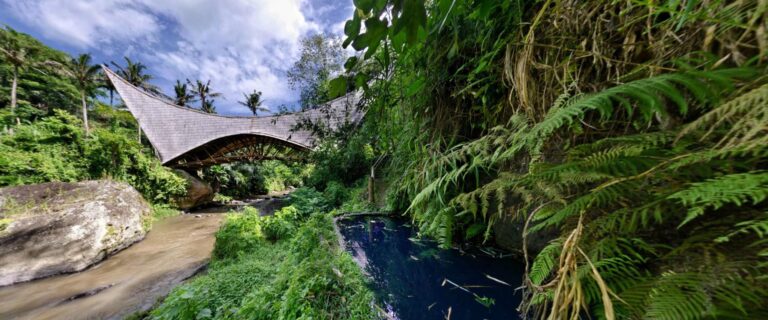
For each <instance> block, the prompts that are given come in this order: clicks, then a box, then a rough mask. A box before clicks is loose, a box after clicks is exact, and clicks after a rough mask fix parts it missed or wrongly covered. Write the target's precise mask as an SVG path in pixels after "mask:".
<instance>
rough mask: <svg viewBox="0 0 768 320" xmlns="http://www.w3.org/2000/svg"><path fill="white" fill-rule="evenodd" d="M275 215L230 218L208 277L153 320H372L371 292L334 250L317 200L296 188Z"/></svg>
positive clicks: (169, 301) (178, 294)
mask: <svg viewBox="0 0 768 320" xmlns="http://www.w3.org/2000/svg"><path fill="white" fill-rule="evenodd" d="M291 202H292V205H290V206H287V207H284V208H282V209H281V210H279V211H278V212H276V213H275V215H274V216H264V217H262V216H259V212H258V211H257V210H256V209H253V208H250V207H248V208H246V209H245V210H244V211H243V212H242V213H231V214H229V215H228V216H227V219H226V221H225V223H224V225H223V226H222V228H221V229H220V230H219V232H218V233H217V234H216V245H215V248H214V251H213V261H212V262H211V265H210V267H209V269H208V272H207V273H206V274H205V275H203V276H200V277H197V278H195V279H194V280H192V281H190V282H189V283H187V284H185V285H183V286H180V287H177V288H176V289H174V290H173V292H171V294H170V295H169V296H168V297H167V298H166V299H165V301H164V302H163V303H162V304H161V305H160V306H158V308H156V309H155V310H154V311H152V313H151V315H150V316H149V318H151V319H208V318H211V319H372V318H375V317H376V316H375V315H376V313H375V311H374V307H373V301H374V300H373V294H372V293H371V291H370V290H369V289H368V288H367V287H366V284H365V278H364V276H363V274H362V272H361V271H360V269H359V268H358V266H357V265H356V264H355V263H354V261H353V260H352V258H351V256H350V255H349V254H347V253H346V252H344V251H343V250H340V249H339V248H338V242H337V239H336V234H335V233H334V231H333V224H332V223H333V222H332V220H331V218H330V215H328V214H324V213H322V212H323V211H318V209H325V208H327V206H328V205H327V203H326V202H325V201H323V199H322V194H321V193H320V192H317V191H315V190H314V189H305V188H300V189H299V190H297V191H296V192H295V193H294V194H293V195H292V200H291Z"/></svg>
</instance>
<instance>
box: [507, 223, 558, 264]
mask: <svg viewBox="0 0 768 320" xmlns="http://www.w3.org/2000/svg"><path fill="white" fill-rule="evenodd" d="M524 228H525V220H523V219H512V218H511V217H509V216H507V217H505V218H503V219H501V220H499V221H498V222H496V223H495V224H494V225H493V234H494V240H495V241H496V244H497V245H498V246H499V247H501V248H503V249H505V250H508V251H510V252H512V253H513V254H514V255H515V256H518V257H520V258H522V257H523V256H524V255H523V229H524ZM556 237H557V230H541V231H539V232H537V233H535V234H533V235H530V236H529V237H528V239H527V245H528V255H529V258H533V257H534V256H535V255H536V254H537V253H539V252H540V251H541V249H544V247H545V246H547V244H548V243H549V241H550V240H552V239H554V238H556Z"/></svg>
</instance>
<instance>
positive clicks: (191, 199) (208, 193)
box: [174, 170, 214, 209]
mask: <svg viewBox="0 0 768 320" xmlns="http://www.w3.org/2000/svg"><path fill="white" fill-rule="evenodd" d="M174 172H175V173H176V174H177V175H178V176H180V177H182V178H184V179H185V180H187V195H186V196H184V197H181V198H177V199H175V200H174V202H175V203H176V205H177V206H178V207H179V208H180V209H191V208H194V207H198V206H201V205H204V204H206V203H210V202H211V201H212V200H213V196H214V192H213V188H212V187H211V185H209V184H208V183H206V182H204V181H202V180H200V178H198V177H195V176H193V175H191V174H190V173H189V172H186V171H184V170H174Z"/></svg>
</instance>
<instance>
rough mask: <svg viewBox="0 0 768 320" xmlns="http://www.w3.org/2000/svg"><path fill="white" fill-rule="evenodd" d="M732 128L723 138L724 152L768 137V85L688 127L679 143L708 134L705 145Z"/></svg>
mask: <svg viewBox="0 0 768 320" xmlns="http://www.w3.org/2000/svg"><path fill="white" fill-rule="evenodd" d="M726 124H728V127H730V129H729V130H728V132H727V133H726V134H725V135H723V136H722V137H721V138H720V142H719V143H718V145H719V146H720V147H721V148H728V147H736V146H740V145H744V144H746V143H749V142H751V140H753V139H757V138H761V137H765V136H766V135H768V84H765V85H763V86H761V87H758V88H756V89H754V90H752V91H749V92H747V93H745V94H742V95H740V96H738V97H736V98H735V99H732V100H730V101H728V102H727V103H725V104H723V105H722V106H720V107H717V108H715V109H714V110H712V111H710V112H708V113H707V114H705V115H704V116H702V117H700V118H699V119H697V120H696V121H694V122H692V123H690V124H689V125H687V126H686V127H685V128H683V130H681V131H680V133H679V134H678V140H679V139H680V138H681V137H683V136H686V135H690V134H691V133H693V132H695V131H701V130H706V133H704V134H703V135H701V137H700V138H699V139H700V140H701V141H704V140H706V139H708V138H709V137H710V136H712V135H713V134H714V133H715V132H716V130H717V129H719V128H722V127H724V126H725V125H726Z"/></svg>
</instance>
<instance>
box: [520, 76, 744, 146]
mask: <svg viewBox="0 0 768 320" xmlns="http://www.w3.org/2000/svg"><path fill="white" fill-rule="evenodd" d="M752 74H754V72H753V71H752V70H749V69H723V70H716V71H710V72H685V73H675V74H664V75H660V76H656V77H652V78H647V79H642V80H636V81H632V82H629V83H626V84H622V85H618V86H615V87H612V88H609V89H606V90H603V91H601V92H598V93H594V94H589V95H584V96H581V97H579V98H577V100H576V101H574V102H572V103H569V104H567V106H565V107H563V108H559V109H555V110H552V112H550V113H549V114H548V115H547V116H546V117H545V118H544V120H543V121H541V122H539V123H537V124H536V125H535V126H534V127H533V128H532V129H531V133H530V135H529V145H533V144H534V142H535V141H541V140H546V138H547V137H549V136H550V135H551V134H552V133H553V132H555V131H556V130H558V129H560V128H561V127H562V126H563V125H565V124H571V123H573V122H574V120H575V119H577V118H581V117H583V115H584V114H585V113H586V112H588V111H597V112H598V113H599V114H600V116H601V118H602V119H607V118H608V117H609V116H610V115H612V114H613V111H614V104H615V103H619V104H621V105H623V106H624V107H625V108H630V105H629V104H628V102H627V101H628V100H627V99H630V100H632V101H635V102H637V103H636V104H634V106H635V107H636V108H638V109H639V111H640V114H642V115H643V119H642V120H643V121H644V122H649V121H651V119H652V117H653V115H654V114H657V113H665V112H666V109H665V108H664V99H665V98H666V99H669V100H671V101H673V102H674V103H677V104H678V108H679V109H680V110H687V109H688V106H687V102H686V101H685V99H681V97H682V96H683V92H684V91H682V90H681V88H684V89H685V90H687V91H688V92H691V93H693V96H694V97H695V98H696V100H697V102H699V103H700V104H707V103H711V102H714V101H717V100H718V99H719V98H720V96H722V94H723V91H728V90H730V89H731V87H732V83H733V80H735V79H739V78H745V77H749V76H751V75H752ZM629 111H630V112H629V113H631V111H632V110H629Z"/></svg>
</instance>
